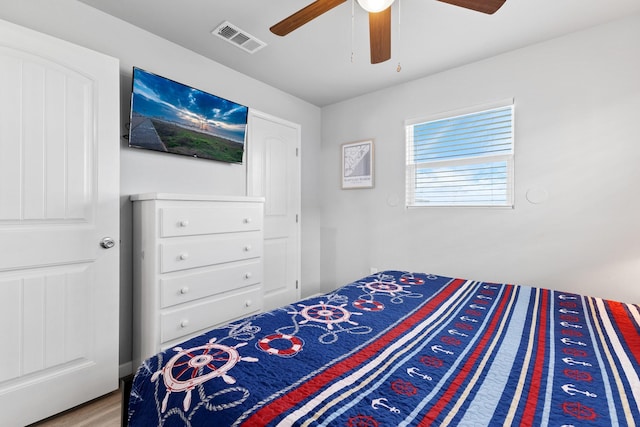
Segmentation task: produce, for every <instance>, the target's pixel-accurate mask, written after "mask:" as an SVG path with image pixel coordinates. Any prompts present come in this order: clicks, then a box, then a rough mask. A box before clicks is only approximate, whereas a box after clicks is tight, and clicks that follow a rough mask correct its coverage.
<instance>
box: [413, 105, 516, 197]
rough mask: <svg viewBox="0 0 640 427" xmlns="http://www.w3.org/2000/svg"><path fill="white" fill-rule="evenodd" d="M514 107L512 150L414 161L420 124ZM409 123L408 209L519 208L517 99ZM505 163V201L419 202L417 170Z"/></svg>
mask: <svg viewBox="0 0 640 427" xmlns="http://www.w3.org/2000/svg"><path fill="white" fill-rule="evenodd" d="M505 107H511V138H510V139H511V149H510V151H509V152H508V153H499V154H498V153H496V154H476V155H471V156H467V157H460V158H454V159H433V160H427V161H422V162H419V163H414V162H413V154H414V147H415V146H414V144H413V141H412V139H413V138H412V133H411V131H412V129H413V128H414V127H415V126H416V125H421V124H426V123H432V122H437V121H441V120H447V119H455V118H459V117H463V116H470V115H474V114H481V113H484V112H487V111H491V110H496V109H500V108H505ZM404 126H405V150H406V153H405V154H406V156H405V160H406V164H405V207H406V208H425V207H426V208H428V207H463V208H465V207H466V208H469V207H490V208H511V209H513V208H514V207H515V173H514V163H515V102H514V99H513V98H508V99H503V100H500V101H496V102H492V103H486V104H482V105H476V106H472V107H467V108H463V109H457V110H453V111H447V112H442V113H437V114H432V115H428V116H421V117H418V118H413V119H408V120H405V122H404ZM498 161H500V162H505V163H506V173H507V179H506V184H507V188H506V196H507V200H506V201H505V203H473V202H471V201H466V202H464V203H450V202H449V203H443V202H434V203H428V204H425V203H419V204H416V201H415V195H416V188H417V186H416V185H415V181H416V173H417V170H418V169H421V168H425V166H426V167H430V168H438V167H456V166H463V165H470V164H478V165H480V164H486V163H489V162H498Z"/></svg>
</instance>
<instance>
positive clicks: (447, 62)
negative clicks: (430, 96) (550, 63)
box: [81, 0, 640, 106]
mask: <svg viewBox="0 0 640 427" xmlns="http://www.w3.org/2000/svg"><path fill="white" fill-rule="evenodd" d="M81 1H82V2H83V3H86V4H88V5H90V6H93V7H95V8H97V9H100V10H102V11H104V12H106V13H108V14H110V15H113V16H115V17H118V18H120V19H122V20H124V21H127V22H130V23H131V24H134V25H136V26H138V27H140V28H143V29H145V30H147V31H149V32H151V33H154V34H157V35H158V36H161V37H163V38H165V39H168V40H171V41H172V42H174V43H176V44H179V45H181V46H183V47H186V48H188V49H190V50H192V51H194V52H197V53H200V54H201V55H204V56H206V57H209V58H211V59H212V60H214V61H216V62H219V63H221V64H224V65H226V66H228V67H230V68H232V69H234V70H237V71H239V72H241V73H243V74H246V75H248V76H251V77H253V78H255V79H258V80H260V81H263V82H265V83H267V84H269V85H271V86H274V87H276V88H279V89H281V90H283V91H285V92H288V93H290V94H292V95H295V96H297V97H299V98H301V99H304V100H306V101H308V102H310V103H312V104H315V105H318V106H325V105H329V104H332V103H335V102H339V101H342V100H345V99H349V98H352V97H354V96H357V95H361V94H364V93H367V92H371V91H373V90H376V89H380V88H383V87H388V86H392V85H395V84H398V83H402V82H406V81H409V80H413V79H416V78H419V77H423V76H427V75H430V74H434V73H437V72H440V71H444V70H447V69H450V68H453V67H456V66H460V65H463V64H467V63H470V62H474V61H477V60H481V59H483V58H487V57H490V56H493V55H496V54H499V53H502V52H506V51H509V50H513V49H517V48H520V47H523V46H527V45H530V44H532V43H537V42H540V41H544V40H547V39H551V38H554V37H558V36H560V35H563V34H567V33H570V32H574V31H577V30H580V29H583V28H587V27H589V26H593V25H596V24H599V23H603V22H607V21H611V20H614V19H617V18H620V17H624V16H627V15H631V14H634V13H638V12H640V0H507V1H506V3H505V4H504V6H503V7H502V8H501V9H500V10H499V11H498V12H496V13H495V14H494V15H485V14H482V13H478V12H473V11H469V10H466V9H463V8H459V7H456V6H452V5H449V4H446V3H442V2H439V1H436V0H396V2H395V4H394V5H393V9H392V24H391V25H392V49H391V53H392V57H391V60H389V61H387V62H384V63H381V64H377V65H371V64H370V60H369V36H368V18H367V14H366V12H364V11H363V10H362V9H360V7H359V6H358V5H357V3H356V4H355V5H354V2H355V0H348V1H347V2H346V3H344V4H342V5H340V6H338V7H336V8H335V9H333V10H331V11H329V12H327V13H325V14H324V15H322V16H320V17H319V18H317V19H315V20H313V21H311V22H310V23H308V24H306V25H304V26H303V27H301V28H299V29H297V30H295V31H294V32H292V33H290V34H289V35H287V36H285V37H279V36H276V35H274V34H272V33H271V32H270V31H269V27H270V26H271V25H273V24H275V23H277V22H278V21H280V20H282V19H284V18H285V17H287V16H289V15H290V14H292V13H294V12H295V11H297V10H299V9H301V8H302V7H304V6H306V5H307V4H309V3H311V2H312V1H313V0H226V1H224V0H182V1H176V0H81ZM352 11H353V13H352ZM352 16H353V19H352ZM223 21H229V22H230V23H231V24H233V25H235V26H237V27H239V28H240V29H242V30H243V31H245V32H247V33H249V34H250V35H252V36H254V37H257V38H258V39H260V40H262V41H263V42H266V43H267V46H266V47H265V48H263V49H261V50H259V51H257V52H256V53H254V54H249V53H247V52H245V51H243V50H241V49H239V48H237V47H235V46H233V45H231V44H229V43H227V42H225V41H224V40H222V39H220V38H218V37H216V36H213V35H212V34H211V31H212V30H213V29H214V28H216V27H217V26H218V25H219V24H220V23H222V22H223ZM352 22H353V25H352ZM398 64H400V66H401V70H400V71H399V72H398V71H397V68H398ZM150 71H152V70H150Z"/></svg>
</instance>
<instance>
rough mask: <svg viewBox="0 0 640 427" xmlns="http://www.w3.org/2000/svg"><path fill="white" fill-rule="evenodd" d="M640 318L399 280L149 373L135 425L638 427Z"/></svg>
mask: <svg viewBox="0 0 640 427" xmlns="http://www.w3.org/2000/svg"><path fill="white" fill-rule="evenodd" d="M639 376H640V306H638V305H634V304H623V303H619V302H614V301H608V300H603V299H599V298H592V297H585V296H580V295H575V294H571V293H565V292H558V291H551V290H546V289H539V288H532V287H527V286H516V285H502V284H493V283H484V282H476V281H471V280H462V279H452V278H447V277H442V276H435V275H430V274H421V273H406V272H400V271H386V272H383V273H379V274H375V275H372V276H368V277H365V278H363V279H361V280H359V281H357V282H354V283H351V284H349V285H347V286H345V287H342V288H340V289H338V290H336V291H335V292H333V293H330V294H327V295H324V296H320V297H316V298H310V299H307V300H304V301H301V302H299V303H296V304H292V305H289V306H286V307H282V308H280V309H277V310H274V311H271V312H267V313H263V314H260V315H256V316H253V317H249V318H245V319H243V320H239V321H237V322H234V323H232V324H229V325H227V326H225V327H221V328H218V329H214V330H212V331H210V332H207V333H206V334H204V335H201V336H199V337H196V338H194V339H191V340H189V341H187V342H185V343H183V344H182V345H181V346H180V347H176V348H174V349H170V350H167V351H165V352H163V353H160V354H158V355H156V356H154V357H152V358H150V359H148V360H146V361H145V362H144V364H143V365H142V366H141V367H140V368H139V369H138V372H137V374H136V377H135V379H134V383H133V386H132V392H131V396H130V401H129V423H130V425H131V426H150V425H165V426H169V425H171V426H185V425H187V426H198V427H199V426H215V427H223V426H240V425H242V426H251V427H255V426H266V425H269V426H347V427H375V426H394V427H395V426H417V425H425V426H430V425H437V426H446V425H452V426H495V425H519V426H521V425H535V426H547V425H548V426H557V427H560V426H631V425H635V423H636V422H638V420H640V380H639Z"/></svg>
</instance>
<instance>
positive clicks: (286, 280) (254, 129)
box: [247, 111, 300, 310]
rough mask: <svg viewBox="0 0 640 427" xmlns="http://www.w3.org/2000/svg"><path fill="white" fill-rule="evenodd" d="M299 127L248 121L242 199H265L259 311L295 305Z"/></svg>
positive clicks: (256, 115)
mask: <svg viewBox="0 0 640 427" xmlns="http://www.w3.org/2000/svg"><path fill="white" fill-rule="evenodd" d="M299 147H300V126H299V125H296V124H293V123H289V122H286V121H284V120H280V119H278V118H275V117H272V116H269V115H267V114H263V113H260V112H256V111H251V112H250V115H249V141H248V149H247V165H248V167H247V186H248V188H247V193H248V195H249V196H261V197H264V198H265V204H264V297H265V301H264V306H265V309H266V310H269V309H273V308H276V307H280V306H282V305H285V304H289V303H291V302H293V301H297V300H299V299H300V289H299V277H300V158H299Z"/></svg>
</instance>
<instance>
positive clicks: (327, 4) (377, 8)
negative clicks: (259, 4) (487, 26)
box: [270, 0, 506, 64]
mask: <svg viewBox="0 0 640 427" xmlns="http://www.w3.org/2000/svg"><path fill="white" fill-rule="evenodd" d="M346 1H347V0H316V1H314V2H313V3H311V4H310V5H308V6H306V7H304V8H302V9H300V10H299V11H297V12H296V13H294V14H293V15H291V16H288V17H286V18H285V19H283V20H282V21H280V22H278V23H277V24H275V25H274V26H272V27H271V28H270V30H271V32H272V33H273V34H276V35H279V36H286V35H287V34H289V33H290V32H292V31H293V30H295V29H297V28H300V27H302V26H303V25H304V24H306V23H307V22H309V21H311V20H313V19H315V18H317V17H318V16H320V15H322V14H323V13H325V12H328V11H329V10H331V9H333V8H334V7H336V6H339V5H341V4H342V3H345V2H346ZM357 1H358V4H359V5H360V6H361V7H362V8H363V9H364V10H366V11H367V12H369V43H370V50H371V63H372V64H377V63H380V62H384V61H386V60H388V59H390V58H391V5H392V4H393V2H394V0H357ZM438 1H441V2H444V3H449V4H452V5H455V6H460V7H464V8H465V9H471V10H475V11H477V12H482V13H487V14H489V15H490V14H493V13H495V12H496V11H497V10H498V9H500V7H501V6H502V5H503V4H504V2H505V1H506V0H438Z"/></svg>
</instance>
